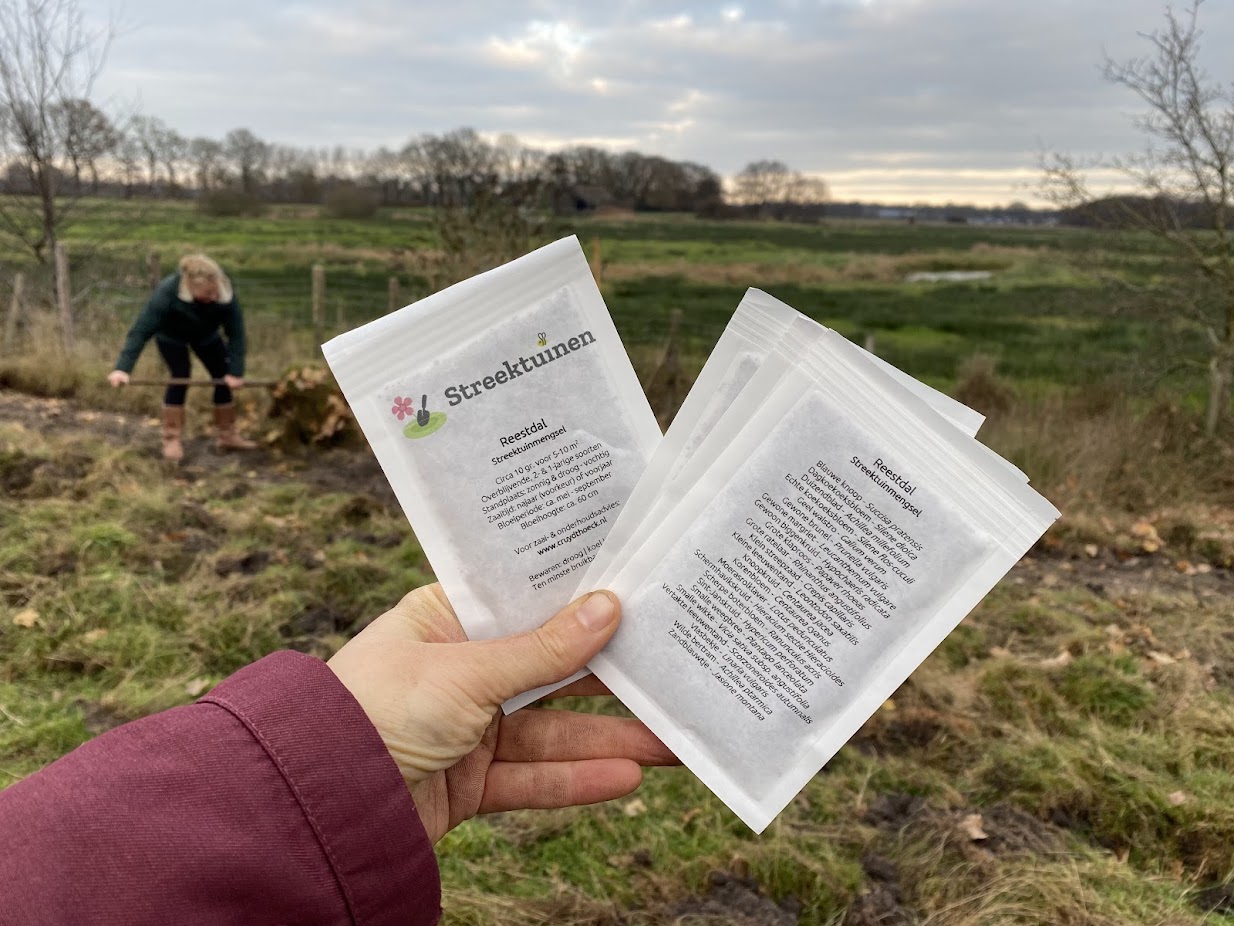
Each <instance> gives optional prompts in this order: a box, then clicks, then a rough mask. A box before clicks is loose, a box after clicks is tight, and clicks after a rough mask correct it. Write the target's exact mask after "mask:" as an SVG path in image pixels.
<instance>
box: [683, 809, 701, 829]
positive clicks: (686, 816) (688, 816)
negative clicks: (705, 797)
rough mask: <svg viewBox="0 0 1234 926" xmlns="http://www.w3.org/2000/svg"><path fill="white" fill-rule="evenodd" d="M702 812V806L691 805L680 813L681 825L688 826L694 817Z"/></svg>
mask: <svg viewBox="0 0 1234 926" xmlns="http://www.w3.org/2000/svg"><path fill="white" fill-rule="evenodd" d="M702 812H703V808H702V807H691V808H690V809H689V810H687V811H686V812H685V813H683V814H682V815H681V824H682V826H688V825H689V824H690V823H691V822H692V821H693V820H694V818H695V817H697V816H698V815H699V814H700V813H702Z"/></svg>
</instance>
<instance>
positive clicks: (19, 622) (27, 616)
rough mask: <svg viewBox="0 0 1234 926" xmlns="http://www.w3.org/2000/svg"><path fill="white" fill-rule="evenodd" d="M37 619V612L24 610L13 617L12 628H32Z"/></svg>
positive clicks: (31, 609)
mask: <svg viewBox="0 0 1234 926" xmlns="http://www.w3.org/2000/svg"><path fill="white" fill-rule="evenodd" d="M38 619H39V612H38V611H36V610H34V608H26V610H24V611H18V612H17V613H16V614H14V615H13V626H15V627H33V626H34V625H35V624H36V623H37V622H38Z"/></svg>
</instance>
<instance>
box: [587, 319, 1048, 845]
mask: <svg viewBox="0 0 1234 926" xmlns="http://www.w3.org/2000/svg"><path fill="white" fill-rule="evenodd" d="M838 338H839V336H838V335H836V334H835V333H834V332H824V333H823V334H822V337H821V339H820V342H821V343H820V348H819V353H822V354H825V355H826V356H825V362H818V361H817V359H816V358H811V357H807V356H804V355H803V357H802V359H801V361H800V362H798V363H796V364H794V365H793V367H792V369H791V370H789V371H788V373H787V374H786V375H785V376H783V377H781V378H780V379H779V380H778V381H777V382H776V383H775V385H774V388H773V389H772V391H771V393H770V394H769V395H768V396H767V397H766V400H765V401H763V402H762V403H759V404H758V406H757V413H756V414H753V415H750V416H746V417H744V418H741V419H738V418H736V417H734V416H730V415H724V416H722V418H721V419H720V421H719V422H718V423H717V425H716V428H715V432H714V433H716V434H718V435H719V436H720V438H721V439H722V440H723V441H724V449H723V451H722V452H721V453H720V454H719V455H718V456H717V457H716V459H715V460H714V462H713V463H712V464H711V465H710V466H708V467H706V469H705V471H704V472H703V473H702V475H701V477H700V478H699V479H698V480H697V481H696V482H694V484H693V485H692V486H691V488H690V489H689V491H688V492H687V493H686V494H685V496H684V497H683V498H682V499H681V501H680V502H679V503H677V504H676V505H675V506H674V507H673V508H672V509H671V510H670V511H669V512H667V514H666V515H665V516H664V517H663V519H662V520H660V522H659V523H658V524H657V525H656V528H655V530H654V531H653V532H652V534H651V536H650V537H649V538H648V539H647V541H646V542H645V543H644V544H642V546H641V547H640V548H639V549H638V550H637V552H636V553H635V554H634V555H633V557H632V558H631V559H630V560H629V561H628V562H627V563H626V565H625V567H624V568H623V569H622V570H621V571H620V573H619V574H618V575H617V576H616V577H615V578H614V579H613V581H612V582H611V583H610V586H609V587H610V588H612V590H613V591H614V592H616V594H617V595H618V596H620V598H621V600H622V604H623V613H624V619H623V621H622V624H621V627H620V628H619V629H618V631H617V634H616V636H615V637H614V638H613V640H612V641H611V642H610V643H609V645H608V646H607V647H606V648H605V649H604V650H603V651H602V652H601V653H600V654H599V655H598V656H597V657H595V659H593V660H592V662H591V668H592V670H593V671H594V672H595V673H596V674H597V675H598V676H599V677H600V678H601V679H602V680H603V681H604V682H605V683H606V684H607V685H608V686H609V688H610V689H611V690H612V691H613V692H614V694H616V695H617V696H618V697H619V698H621V700H622V701H623V702H624V703H625V704H626V705H627V706H628V707H629V708H630V709H631V710H633V711H634V713H635V714H636V715H638V716H639V717H640V718H641V719H642V720H643V721H644V722H645V723H646V724H647V725H648V726H649V727H651V729H652V730H653V731H654V732H655V733H656V734H657V735H658V736H659V737H660V738H661V739H662V740H663V741H664V742H665V743H666V744H667V745H668V746H669V747H670V748H672V749H673V750H674V751H675V752H676V754H677V755H678V756H679V757H680V758H681V759H682V760H683V761H684V762H685V763H686V765H687V766H689V767H690V769H691V770H692V771H694V773H695V774H697V775H698V776H699V778H701V779H702V780H703V782H704V783H706V784H707V785H708V786H709V787H710V788H711V789H712V790H713V791H715V793H716V794H717V795H718V796H719V797H720V798H721V799H722V800H724V801H725V803H727V804H728V805H729V807H731V808H732V809H733V810H734V812H735V813H737V815H738V816H739V817H740V818H741V819H742V820H744V821H745V822H746V823H747V824H748V825H749V826H750V827H751V828H752V829H754V830H755V831H759V832H761V831H762V830H763V829H764V828H765V827H766V826H767V825H768V824H769V823H770V822H771V820H772V819H774V818H775V816H776V814H778V813H779V812H780V810H782V809H783V807H784V806H785V805H786V804H787V803H788V802H789V801H790V800H791V799H792V797H793V796H794V795H795V794H796V793H797V792H798V791H799V790H800V789H801V788H802V787H804V785H805V784H806V783H807V782H808V781H809V779H810V778H811V777H812V776H813V775H814V774H815V773H816V772H817V771H818V769H819V768H821V767H822V766H823V765H824V764H825V763H826V762H827V761H828V760H829V759H830V758H831V757H832V756H833V755H834V754H835V752H836V751H837V750H838V749H839V748H840V747H841V746H842V745H843V744H844V743H845V742H846V741H847V740H848V739H849V738H850V737H851V736H852V735H853V733H855V732H856V731H857V729H858V728H859V727H860V725H861V724H862V723H863V722H864V721H865V720H866V719H867V718H868V717H869V716H870V715H871V714H872V713H873V712H874V711H875V710H877V708H878V707H879V705H881V704H882V703H883V702H884V701H885V700H886V699H887V697H889V696H890V695H891V694H892V693H893V692H894V691H895V689H896V688H897V687H898V686H899V685H900V684H902V683H903V681H904V680H905V679H906V678H907V677H908V675H909V674H910V673H911V672H912V670H913V669H914V668H916V666H917V665H918V664H919V663H920V662H921V661H922V660H923V659H924V658H925V657H926V656H927V655H928V654H929V653H930V652H931V650H933V649H934V647H936V646H937V645H938V644H939V643H940V642H941V641H942V640H943V638H944V637H945V636H946V634H947V633H948V632H949V631H950V630H951V629H952V628H953V627H954V626H955V625H956V624H957V623H959V621H960V620H961V619H962V618H963V617H964V615H965V614H967V613H968V612H969V611H970V610H971V609H972V608H973V607H974V606H975V605H976V604H977V602H979V601H980V600H981V598H982V597H983V596H984V595H985V594H986V593H987V592H988V591H989V590H990V588H992V587H993V586H994V584H995V583H996V582H997V581H998V580H999V579H1000V578H1001V577H1002V576H1003V575H1004V574H1005V573H1006V571H1007V570H1008V569H1010V568H1011V566H1012V565H1014V564H1015V562H1016V561H1017V560H1018V559H1019V558H1020V557H1021V556H1022V555H1023V554H1024V553H1025V552H1026V551H1027V550H1028V549H1029V547H1031V545H1032V544H1033V543H1034V542H1035V541H1036V539H1037V538H1038V537H1039V536H1040V535H1041V534H1042V533H1043V532H1044V531H1045V530H1046V528H1047V527H1048V526H1049V525H1050V524H1051V523H1052V522H1053V521H1054V520H1055V518H1057V517H1058V512H1057V510H1055V509H1054V507H1053V506H1051V505H1050V504H1049V502H1047V501H1046V500H1045V499H1043V498H1041V496H1039V495H1038V494H1037V493H1036V492H1034V491H1033V490H1032V489H1031V488H1029V487H1028V486H1027V485H1026V484H1025V483H1024V482H1023V481H1022V480H1021V479H1019V478H1018V477H1017V476H1016V474H1015V473H1013V472H1011V471H1010V470H1008V469H1006V468H1004V467H999V466H997V465H992V464H991V462H990V460H989V459H988V456H987V454H986V453H985V452H984V450H983V449H977V448H978V447H979V446H980V445H978V444H977V443H976V442H975V441H974V440H973V439H972V438H970V437H968V436H966V435H964V434H962V433H961V432H960V431H958V430H957V429H956V428H955V427H953V426H952V425H950V424H947V423H945V422H944V421H943V420H942V419H940V418H939V416H938V415H937V414H936V413H935V412H933V411H931V410H930V409H928V408H927V407H926V406H925V405H924V404H923V403H922V402H921V401H920V400H918V399H917V398H916V397H914V396H912V395H909V394H907V393H906V392H905V391H904V390H903V389H901V388H898V387H897V389H895V390H890V389H887V388H884V386H883V385H881V384H880V381H879V379H878V378H877V377H875V376H873V375H871V373H870V371H871V369H872V368H871V367H870V366H869V365H868V364H860V363H856V362H854V360H853V358H852V356H851V353H850V352H849V351H848V350H847V349H846V348H844V347H843V346H842V345H840V344H838V342H837V340H836V339H838ZM883 382H885V378H884V380H883ZM700 452H701V451H700Z"/></svg>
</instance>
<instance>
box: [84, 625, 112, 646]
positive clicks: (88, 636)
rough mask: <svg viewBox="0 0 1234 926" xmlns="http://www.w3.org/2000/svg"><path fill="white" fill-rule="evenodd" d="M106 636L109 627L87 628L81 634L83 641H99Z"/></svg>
mask: <svg viewBox="0 0 1234 926" xmlns="http://www.w3.org/2000/svg"><path fill="white" fill-rule="evenodd" d="M105 636H107V629H106V628H105V627H98V628H96V629H94V630H87V631H86V632H85V633H83V634H82V635H81V639H82V642H83V643H98V642H99V640H101V639H103V637H105Z"/></svg>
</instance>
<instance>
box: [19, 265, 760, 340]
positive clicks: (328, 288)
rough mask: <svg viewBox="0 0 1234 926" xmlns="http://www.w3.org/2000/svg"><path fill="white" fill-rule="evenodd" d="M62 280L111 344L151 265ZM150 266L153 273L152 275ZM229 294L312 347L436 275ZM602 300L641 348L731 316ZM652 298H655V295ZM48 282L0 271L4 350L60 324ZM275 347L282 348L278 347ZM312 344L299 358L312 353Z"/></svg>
mask: <svg viewBox="0 0 1234 926" xmlns="http://www.w3.org/2000/svg"><path fill="white" fill-rule="evenodd" d="M83 263H85V264H86V266H85V267H84V268H82V269H81V270H80V271H79V270H77V268H74V270H73V272H72V274H71V276H70V283H69V289H70V299H71V307H72V312H71V318H72V327H73V331H72V334H73V337H74V339H76V340H80V341H84V342H87V343H89V342H97V341H114V340H115V339H116V337H117V336H120V337H122V336H123V332H124V331H127V329H128V327H129V326H130V325H131V324H132V323H133V321H134V319H135V318H136V317H137V315H138V313H139V312H140V311H141V309H142V307H143V306H144V305H145V303H146V301H147V300H148V299H149V297H150V291H151V287H152V283H154V282H157V280H158V270H157V269H156V268H153V267H149V266H148V265H147V269H146V270H145V271H144V272H143V270H142V269H141V268H142V267H143V265H144V264H146V262H145V261H144V260H143V259H141V258H139V257H137V256H136V255H135V258H134V260H132V261H131V262H128V263H126V264H124V265H122V266H119V265H116V264H115V263H114V262H111V263H103V262H100V261H83ZM151 271H153V272H151ZM232 283H233V286H234V288H235V293H236V297H237V299H238V300H239V302H240V304H241V306H242V308H243V310H244V317H245V325H246V329H247V331H248V335H249V340H250V342H251V343H254V344H260V343H261V342H263V341H267V340H278V339H279V338H280V337H286V336H288V335H290V334H293V333H294V334H295V335H296V338H297V340H299V341H304V342H306V343H311V342H312V341H316V342H317V343H320V341H322V340H325V339H327V338H329V337H331V336H333V335H335V334H338V333H339V332H342V331H346V330H349V329H351V328H354V327H356V326H358V325H361V324H364V323H365V322H368V321H371V320H372V319H375V318H378V317H380V316H382V315H384V314H386V313H388V312H390V311H393V310H394V309H397V308H400V307H402V306H404V305H409V304H411V303H413V302H415V301H417V300H418V299H421V298H423V297H425V296H427V295H429V294H430V293H431V292H433V291H434V288H435V281H433V280H430V279H428V278H426V277H425V276H422V275H419V274H415V273H407V272H403V273H387V272H382V271H379V270H374V269H366V268H363V267H360V268H357V267H356V266H354V265H350V264H340V265H334V266H332V265H330V264H324V263H323V264H316V265H313V266H309V267H299V268H290V269H287V268H279V269H253V270H244V271H243V272H239V273H235V274H233V279H232ZM616 295H617V297H618V298H617V299H616V301H615V303H614V300H613V299H610V308H611V309H612V310H613V317H614V323H615V324H616V326H617V328H618V331H619V332H620V333H621V335H622V338H623V341H624V342H625V343H626V345H627V347H631V348H638V349H640V350H641V351H642V352H646V351H647V350H649V349H660V348H662V347H663V346H664V344H665V341H666V339H667V338H668V337H669V334H670V330H672V331H675V332H676V335H677V337H678V338H679V339H680V343H681V344H682V345H684V347H685V349H686V351H687V352H700V353H702V354H704V355H705V354H706V352H707V351H709V350H710V348H711V347H712V346H713V345H714V344H715V342H716V340H717V339H718V338H719V336H720V333H721V332H722V331H723V328H724V325H725V323H726V322H727V315H728V314H731V311H732V308H735V307H736V303H735V302H734V303H733V305H732V306H730V307H729V308H728V312H727V313H722V314H720V315H716V316H715V317H709V315H710V313H708V316H704V315H700V314H696V315H694V316H693V317H691V316H690V315H686V316H684V317H683V318H679V319H678V323H677V325H676V327H675V328H674V327H673V325H672V322H671V315H672V309H671V308H670V307H668V306H664V305H655V306H649V305H646V304H645V302H646V300H644V299H641V298H639V294H637V293H633V294H626V293H623V292H620V288H618V292H617V293H616ZM656 302H657V303H658V302H659V300H656ZM55 314H56V287H55V282H54V273H53V271H52V269H51V268H43V267H34V268H25V269H23V270H21V271H14V270H12V269H6V268H0V317H2V318H3V323H2V324H3V327H2V328H0V336H2V337H3V341H2V342H0V343H2V344H3V351H4V353H5V354H6V355H9V356H12V355H14V354H20V353H21V352H23V351H24V350H26V349H28V348H29V346H30V341H31V338H32V337H33V335H34V332H35V330H36V329H38V328H40V327H41V329H42V330H43V332H44V338H46V331H47V329H48V328H49V327H60V326H61V324H62V323H61V321H60V319H58V318H55V317H54V316H55ZM280 353H285V351H281V352H280ZM319 357H320V355H319V354H318V353H317V352H316V350H315V349H313V348H312V347H311V346H310V347H306V349H305V356H304V358H303V359H305V360H308V359H319Z"/></svg>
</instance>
